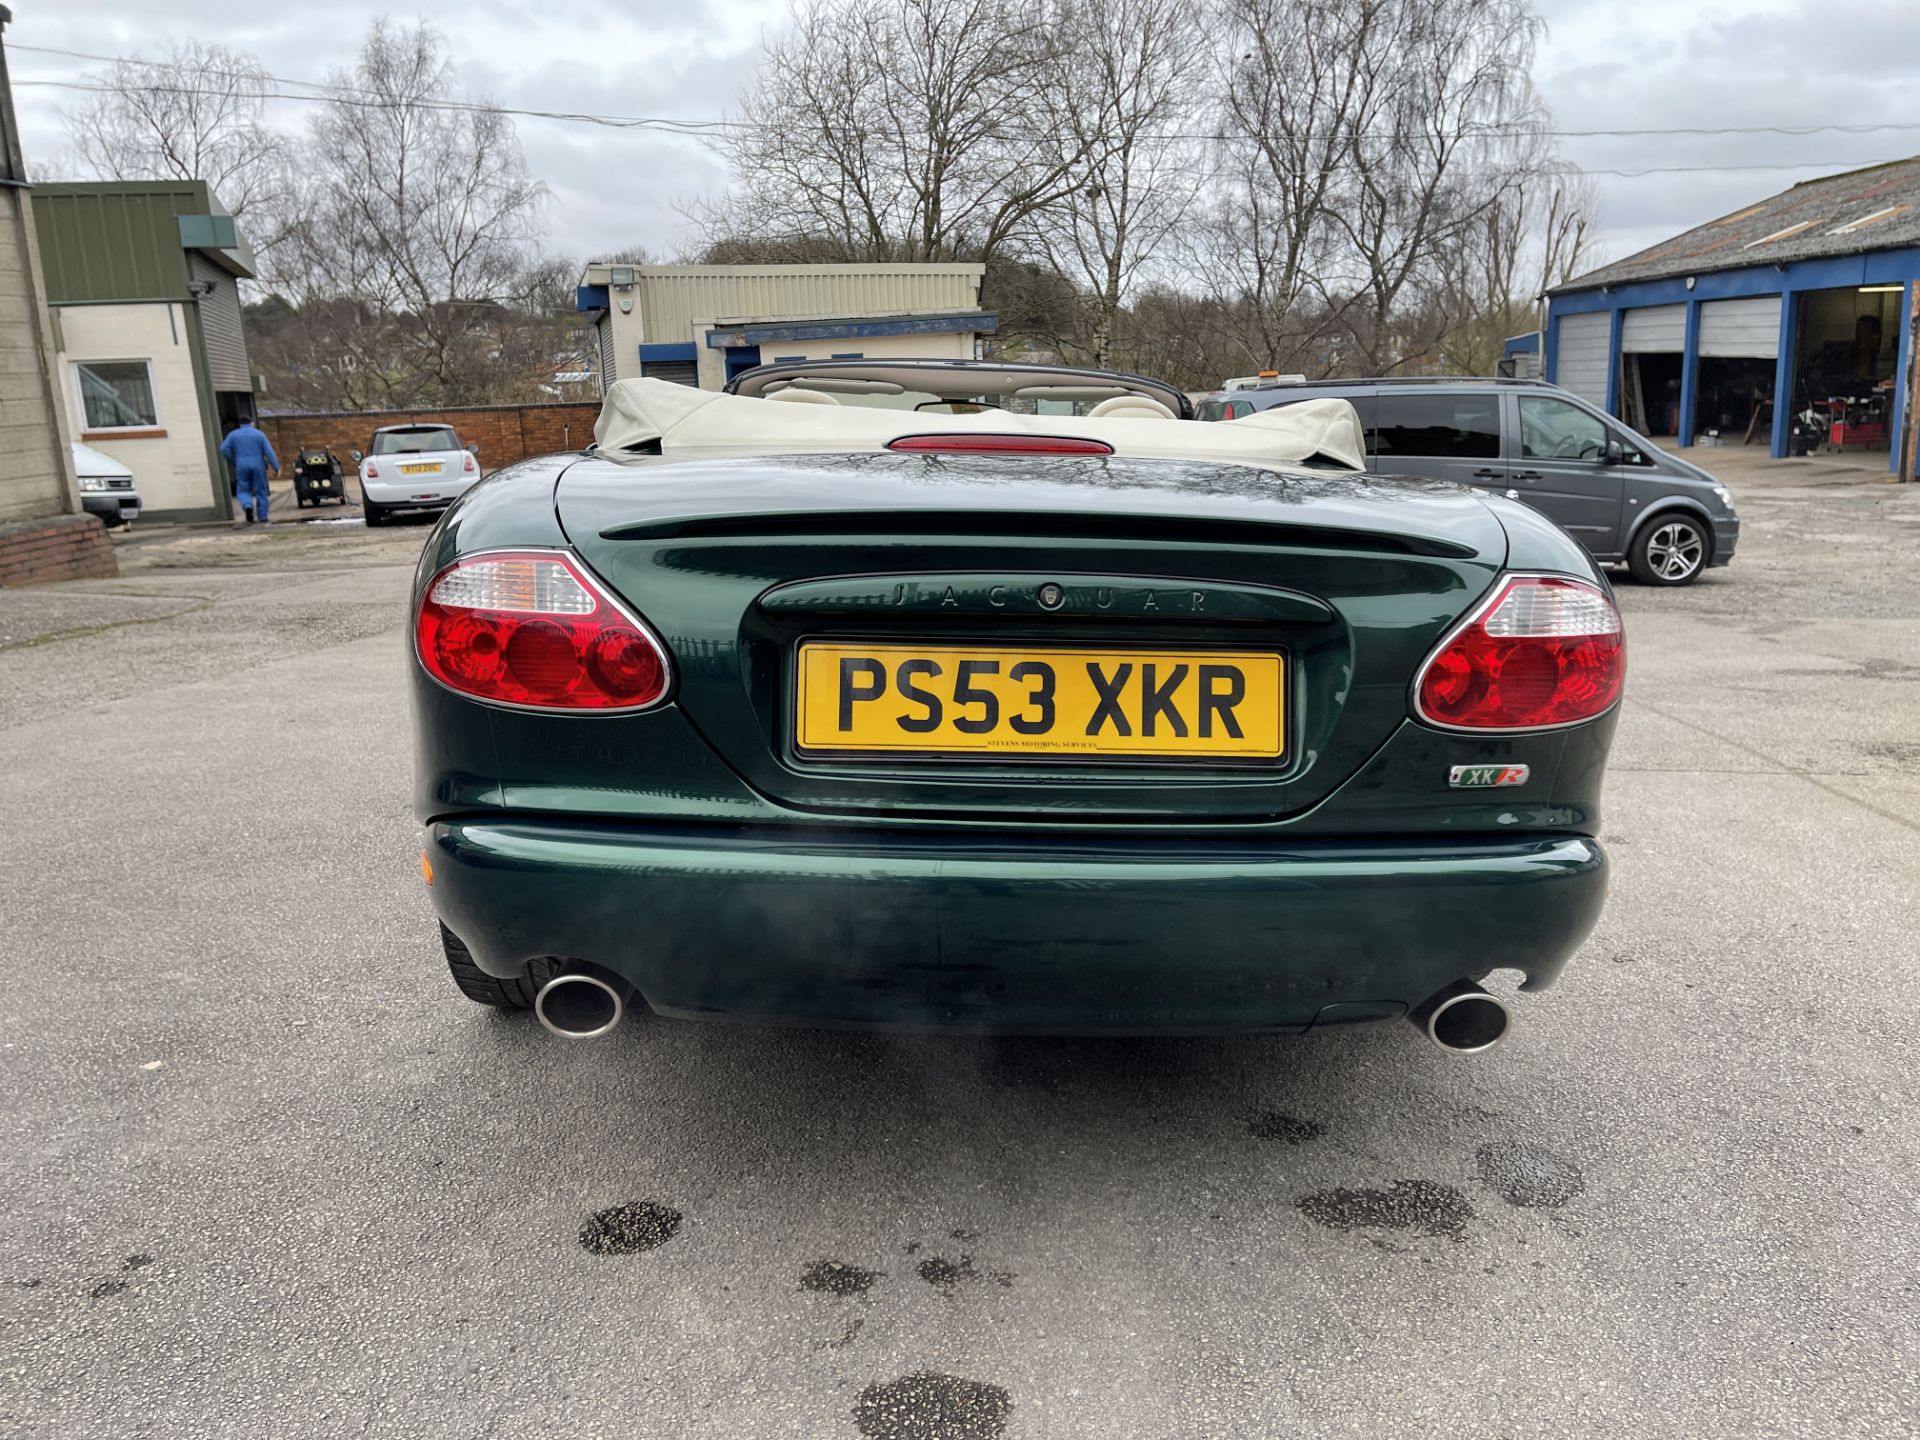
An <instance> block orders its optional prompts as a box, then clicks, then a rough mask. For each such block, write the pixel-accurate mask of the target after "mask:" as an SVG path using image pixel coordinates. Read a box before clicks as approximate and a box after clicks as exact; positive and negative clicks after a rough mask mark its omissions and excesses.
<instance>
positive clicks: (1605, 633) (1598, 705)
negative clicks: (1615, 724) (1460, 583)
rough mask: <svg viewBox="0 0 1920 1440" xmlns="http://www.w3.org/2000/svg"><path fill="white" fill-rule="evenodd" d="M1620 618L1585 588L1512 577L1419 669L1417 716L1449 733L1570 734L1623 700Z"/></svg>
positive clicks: (1578, 583)
mask: <svg viewBox="0 0 1920 1440" xmlns="http://www.w3.org/2000/svg"><path fill="white" fill-rule="evenodd" d="M1626 678H1627V646H1626V637H1625V635H1624V633H1623V632H1622V630H1621V626H1620V612H1619V611H1618V610H1616V609H1614V606H1613V601H1612V600H1611V599H1610V598H1608V596H1607V594H1606V592H1605V591H1603V590H1601V589H1600V588H1599V587H1597V586H1594V585H1589V584H1588V583H1586V582H1585V581H1583V580H1566V579H1561V578H1559V577H1557V576H1550V575H1515V576H1511V577H1509V578H1508V579H1507V580H1505V581H1503V582H1502V583H1501V585H1500V588H1499V589H1498V590H1496V591H1495V592H1494V594H1493V597H1492V598H1491V599H1489V600H1487V601H1486V602H1485V603H1484V604H1482V605H1481V606H1480V607H1479V609H1477V610H1475V611H1474V612H1473V614H1472V615H1470V616H1469V617H1468V618H1467V619H1466V620H1465V621H1464V622H1462V623H1461V624H1460V625H1459V626H1457V627H1455V629H1454V630H1453V632H1452V633H1451V634H1450V635H1448V637H1447V638H1446V639H1445V640H1443V641H1442V642H1441V644H1440V648H1439V649H1438V650H1436V651H1434V653H1433V655H1432V656H1431V657H1430V658H1429V659H1428V661H1427V663H1426V664H1425V665H1424V666H1422V667H1421V670H1420V676H1419V678H1418V679H1417V680H1416V681H1415V682H1414V708H1415V711H1416V713H1417V714H1418V715H1419V716H1420V718H1421V719H1422V720H1425V721H1427V722H1429V723H1430V724H1434V725H1440V726H1444V727H1445V728H1447V729H1450V730H1538V729H1542V728H1545V727H1549V726H1554V725H1575V724H1578V723H1579V722H1580V721H1582V720H1591V719H1592V718H1593V717H1594V716H1596V715H1599V714H1601V713H1603V712H1604V711H1605V710H1606V709H1607V708H1608V707H1609V706H1611V705H1612V704H1613V703H1614V701H1616V700H1618V699H1619V698H1620V688H1621V686H1622V685H1623V684H1624V683H1625V682H1626Z"/></svg>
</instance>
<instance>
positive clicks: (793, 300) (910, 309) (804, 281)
mask: <svg viewBox="0 0 1920 1440" xmlns="http://www.w3.org/2000/svg"><path fill="white" fill-rule="evenodd" d="M981 268H982V267H980V266H978V265H823V266H809V267H807V269H806V270H805V271H803V272H796V271H794V270H783V269H781V268H778V267H769V268H767V269H765V270H760V269H757V268H745V267H742V268H734V267H728V266H714V267H708V266H694V267H683V266H661V267H656V266H644V267H640V268H639V269H638V270H637V271H636V275H635V279H636V281H637V282H638V289H639V292H640V294H639V302H640V315H641V323H642V325H643V326H644V327H645V330H646V338H647V340H648V341H649V342H654V343H671V342H674V341H682V340H691V339H693V338H694V337H693V322H694V321H696V320H738V319H765V318H767V317H770V316H779V317H781V318H782V319H803V318H809V317H816V316H818V317H827V316H833V317H837V316H842V315H909V314H914V313H916V312H918V313H923V314H943V313H953V312H961V311H967V310H973V309H977V308H978V306H979V303H980V276H981Z"/></svg>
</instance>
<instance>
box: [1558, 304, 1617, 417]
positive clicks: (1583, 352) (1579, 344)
mask: <svg viewBox="0 0 1920 1440" xmlns="http://www.w3.org/2000/svg"><path fill="white" fill-rule="evenodd" d="M1612 335H1613V315H1612V312H1610V311H1606V310H1601V311H1598V312H1596V313H1594V314H1590V315H1563V316H1562V317H1561V318H1560V341H1559V347H1558V350H1557V352H1556V354H1555V357H1554V368H1553V383H1554V384H1556V385H1558V386H1560V387H1562V388H1563V389H1566V390H1571V391H1572V392H1573V393H1574V394H1576V395H1578V396H1579V397H1580V398H1581V399H1583V400H1586V401H1588V402H1590V403H1591V404H1594V405H1600V406H1604V405H1605V404H1606V403H1607V350H1608V348H1609V346H1610V344H1611V342H1612Z"/></svg>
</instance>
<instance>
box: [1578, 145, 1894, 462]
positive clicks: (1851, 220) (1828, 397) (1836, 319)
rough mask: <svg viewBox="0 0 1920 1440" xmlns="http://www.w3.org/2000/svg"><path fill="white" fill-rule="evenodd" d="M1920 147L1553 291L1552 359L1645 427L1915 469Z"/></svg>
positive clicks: (1676, 437) (1678, 441) (1701, 439)
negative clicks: (1852, 455)
mask: <svg viewBox="0 0 1920 1440" xmlns="http://www.w3.org/2000/svg"><path fill="white" fill-rule="evenodd" d="M1917 285H1920V156H1916V157H1914V158H1913V159H1909V160H1902V161H1898V162H1896V163H1893V164H1888V165H1878V166H1874V167H1871V168H1869V169H1865V170H1854V171H1849V172H1847V173H1846V174H1843V175H1831V176H1827V177H1825V178H1823V179H1819V180H1809V181H1806V182H1804V183H1802V184H1799V185H1795V186H1794V187H1793V188H1792V189H1790V190H1786V191H1783V192H1781V193H1780V194H1778V195H1774V196H1771V197H1769V198H1767V199H1765V200H1761V201H1759V202H1757V203H1756V204H1753V205H1749V206H1747V207H1745V208H1744V209H1741V210H1737V211H1735V212H1734V213H1733V214H1731V215H1726V216H1722V217H1721V218H1720V219H1718V220H1713V221H1710V222H1708V223H1707V224H1705V225H1701V226H1698V227H1697V228H1695V229H1692V230H1689V231H1687V232H1686V233H1685V234H1683V235H1679V236H1676V237H1675V238H1674V239H1672V240H1668V241H1666V242H1664V243H1663V244H1660V245H1656V246H1654V247H1653V248H1652V249H1650V250H1644V251H1642V252H1640V253H1639V254H1638V255H1632V256H1629V257H1628V258H1627V259H1625V260H1620V261H1617V262H1615V263H1614V264H1611V265H1606V266H1603V267H1601V268H1600V269H1598V270H1594V271H1592V272H1590V273H1589V274H1586V275H1582V276H1580V277H1578V278H1577V279H1574V280H1572V281H1569V282H1568V283H1567V284H1565V285H1562V286H1560V287H1559V288H1557V289H1555V290H1553V291H1551V292H1550V293H1549V296H1548V311H1547V324H1546V331H1545V335H1544V346H1543V359H1542V370H1543V372H1544V374H1545V376H1546V378H1548V379H1549V380H1552V381H1554V382H1555V383H1556V384H1559V385H1561V386H1564V387H1565V388H1566V389H1569V390H1572V391H1574V392H1575V393H1577V394H1579V395H1582V396H1584V397H1585V398H1586V399H1588V400H1590V401H1592V402H1593V403H1594V404H1596V405H1601V406H1604V407H1605V408H1606V409H1607V410H1608V411H1609V412H1610V413H1612V414H1614V415H1617V416H1619V417H1620V418H1621V419H1623V420H1625V421H1626V422H1627V423H1628V424H1629V425H1631V426H1633V427H1634V428H1635V429H1636V430H1639V431H1640V432H1641V433H1643V434H1646V435H1649V436H1652V437H1654V438H1655V439H1660V440H1665V441H1666V442H1667V443H1669V444H1674V445H1679V446H1688V445H1694V444H1709V445H1766V446H1768V447H1769V449H1770V452H1771V453H1772V454H1773V455H1774V456H1776V457H1781V456H1786V455H1789V454H1809V453H1814V452H1816V451H1819V452H1827V453H1842V452H1845V453H1855V454H1867V455H1879V456H1882V457H1884V459H1885V461H1886V464H1887V465H1888V467H1889V468H1891V469H1896V470H1898V469H1901V468H1902V452H1903V448H1904V450H1905V452H1906V456H1905V459H1906V466H1907V467H1908V468H1907V469H1906V470H1905V471H1904V472H1903V473H1906V474H1911V466H1912V463H1913V458H1914V457H1913V453H1912V452H1913V437H1912V435H1911V433H1910V432H1911V424H1910V420H1911V412H1912V408H1913V407H1912V394H1913V381H1914V354H1915V348H1916V347H1915V340H1914V334H1915V324H1916V301H1915V292H1916V286H1917Z"/></svg>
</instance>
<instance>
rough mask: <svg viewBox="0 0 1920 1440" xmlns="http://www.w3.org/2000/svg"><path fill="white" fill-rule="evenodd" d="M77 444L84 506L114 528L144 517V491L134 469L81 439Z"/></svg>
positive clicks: (76, 461) (75, 452)
mask: <svg viewBox="0 0 1920 1440" xmlns="http://www.w3.org/2000/svg"><path fill="white" fill-rule="evenodd" d="M71 443H72V445H73V471H74V474H75V475H76V476H77V477H78V478H79V481H80V507H81V508H82V509H83V510H85V511H86V512H87V513H88V514H89V515H98V516H99V517H100V519H101V521H102V523H104V524H105V525H106V527H107V528H108V529H109V530H111V529H113V528H114V527H115V526H116V525H131V524H132V523H133V522H134V521H135V520H138V519H139V518H140V491H139V489H138V488H137V487H136V486H135V484H134V479H133V471H131V470H129V469H128V468H127V467H126V466H124V465H122V464H121V463H120V462H119V461H118V460H115V459H114V458H113V457H112V456H110V455H102V454H101V453H100V452H99V451H98V450H95V449H94V448H93V447H92V446H91V445H82V444H81V443H80V442H79V441H78V440H75V441H73V442H71Z"/></svg>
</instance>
